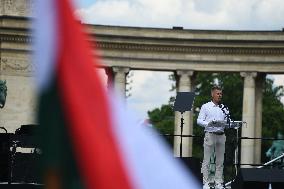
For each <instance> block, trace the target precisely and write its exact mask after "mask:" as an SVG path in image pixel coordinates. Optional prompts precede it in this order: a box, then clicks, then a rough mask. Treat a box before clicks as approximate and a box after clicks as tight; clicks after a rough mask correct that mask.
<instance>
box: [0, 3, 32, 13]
mask: <svg viewBox="0 0 284 189" xmlns="http://www.w3.org/2000/svg"><path fill="white" fill-rule="evenodd" d="M0 2H1V6H2V8H1V10H0V11H1V12H0V15H9V16H29V15H31V13H32V11H33V7H34V0H1V1H0Z"/></svg>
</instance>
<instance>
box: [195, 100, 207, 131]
mask: <svg viewBox="0 0 284 189" xmlns="http://www.w3.org/2000/svg"><path fill="white" fill-rule="evenodd" d="M205 120H206V108H205V107H204V105H202V106H201V109H200V112H199V115H198V118H197V124H198V125H199V126H201V127H206V126H207V125H208V121H205Z"/></svg>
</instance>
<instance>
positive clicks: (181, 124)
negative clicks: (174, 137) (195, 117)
mask: <svg viewBox="0 0 284 189" xmlns="http://www.w3.org/2000/svg"><path fill="white" fill-rule="evenodd" d="M183 121H184V119H183V112H182V113H181V118H180V146H179V157H182V133H183V124H184V122H183Z"/></svg>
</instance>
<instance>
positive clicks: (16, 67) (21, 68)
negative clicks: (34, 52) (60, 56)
mask: <svg viewBox="0 0 284 189" xmlns="http://www.w3.org/2000/svg"><path fill="white" fill-rule="evenodd" d="M35 69H36V68H35V65H34V64H32V63H30V60H28V59H17V58H1V71H2V72H17V73H21V74H23V73H24V74H31V73H34V72H35Z"/></svg>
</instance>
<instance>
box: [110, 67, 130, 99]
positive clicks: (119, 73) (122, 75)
mask: <svg viewBox="0 0 284 189" xmlns="http://www.w3.org/2000/svg"><path fill="white" fill-rule="evenodd" d="M112 70H113V72H114V81H113V82H114V89H115V91H117V92H118V93H120V94H122V95H123V96H125V92H126V75H127V74H128V72H129V70H130V69H129V68H127V67H113V68H112Z"/></svg>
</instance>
